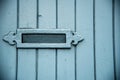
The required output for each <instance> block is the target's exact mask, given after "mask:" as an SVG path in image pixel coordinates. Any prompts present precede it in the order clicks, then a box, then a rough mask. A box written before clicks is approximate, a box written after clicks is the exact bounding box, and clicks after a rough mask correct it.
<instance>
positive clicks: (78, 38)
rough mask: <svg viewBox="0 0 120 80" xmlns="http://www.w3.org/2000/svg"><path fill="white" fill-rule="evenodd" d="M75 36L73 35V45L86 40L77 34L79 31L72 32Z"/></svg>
mask: <svg viewBox="0 0 120 80" xmlns="http://www.w3.org/2000/svg"><path fill="white" fill-rule="evenodd" d="M72 34H73V37H72V45H74V46H76V45H77V44H78V43H79V42H82V41H83V40H84V38H83V37H81V35H79V34H77V32H72Z"/></svg>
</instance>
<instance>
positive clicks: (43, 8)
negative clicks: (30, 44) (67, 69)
mask: <svg viewBox="0 0 120 80" xmlns="http://www.w3.org/2000/svg"><path fill="white" fill-rule="evenodd" d="M55 3H56V1H55V0H39V15H42V16H39V28H40V29H53V28H54V29H55V28H56V11H55V10H56V4H55ZM55 57H56V56H55V49H39V50H38V80H55V74H56V73H55V70H56V67H55V63H56V62H55Z"/></svg>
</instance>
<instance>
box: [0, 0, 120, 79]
mask: <svg viewBox="0 0 120 80" xmlns="http://www.w3.org/2000/svg"><path fill="white" fill-rule="evenodd" d="M18 28H19V29H21V28H24V29H26V28H34V29H38V28H39V29H70V30H72V31H76V32H77V33H78V34H81V36H83V37H84V41H83V42H81V43H79V44H78V45H77V46H76V47H74V46H72V48H71V49H17V48H16V46H10V45H8V44H7V43H5V42H3V41H2V38H3V36H4V35H5V34H6V33H8V32H9V31H16V29H18ZM0 80H120V1H119V0H1V1H0Z"/></svg>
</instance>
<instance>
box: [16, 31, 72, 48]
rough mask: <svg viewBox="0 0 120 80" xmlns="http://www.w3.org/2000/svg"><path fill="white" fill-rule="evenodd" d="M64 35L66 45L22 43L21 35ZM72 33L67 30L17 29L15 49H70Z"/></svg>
mask: <svg viewBox="0 0 120 80" xmlns="http://www.w3.org/2000/svg"><path fill="white" fill-rule="evenodd" d="M32 33H33V34H65V35H66V43H22V34H32ZM71 37H72V32H71V30H69V29H17V39H16V42H17V48H70V47H71Z"/></svg>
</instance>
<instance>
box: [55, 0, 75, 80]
mask: <svg viewBox="0 0 120 80" xmlns="http://www.w3.org/2000/svg"><path fill="white" fill-rule="evenodd" d="M57 6H58V10H57V11H58V28H59V29H71V30H72V31H74V30H75V23H74V16H75V14H74V0H58V5H57ZM74 52H75V48H74V47H72V48H71V49H58V53H57V80H75V53H74Z"/></svg>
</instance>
